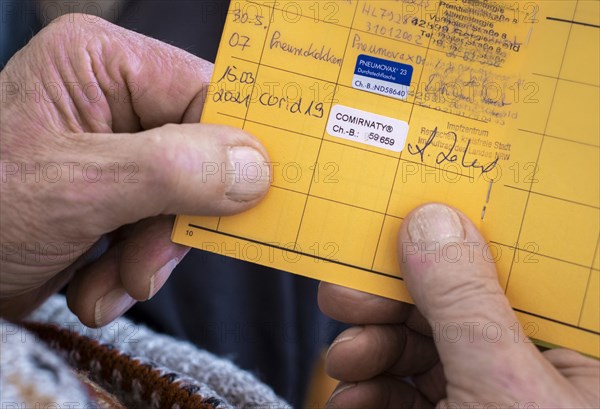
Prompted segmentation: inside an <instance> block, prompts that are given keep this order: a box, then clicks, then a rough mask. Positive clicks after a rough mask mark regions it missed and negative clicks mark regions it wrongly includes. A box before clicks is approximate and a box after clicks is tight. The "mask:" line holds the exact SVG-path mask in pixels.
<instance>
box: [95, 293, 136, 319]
mask: <svg viewBox="0 0 600 409" xmlns="http://www.w3.org/2000/svg"><path fill="white" fill-rule="evenodd" d="M133 304H135V300H134V299H133V298H131V297H130V296H129V294H127V292H126V291H125V289H123V288H115V289H114V290H112V291H111V292H109V293H108V294H106V295H105V296H103V297H100V298H99V299H98V301H96V305H95V307H94V323H95V324H96V326H98V327H101V326H103V325H106V324H108V323H109V322H111V321H112V320H114V319H116V318H118V317H120V316H121V315H123V313H124V312H125V311H127V310H128V309H129V308H130V307H131V306H132V305H133Z"/></svg>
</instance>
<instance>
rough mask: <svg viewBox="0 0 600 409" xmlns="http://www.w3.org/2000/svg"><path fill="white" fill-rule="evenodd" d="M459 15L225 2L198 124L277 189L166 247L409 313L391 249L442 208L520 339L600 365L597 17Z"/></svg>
mask: <svg viewBox="0 0 600 409" xmlns="http://www.w3.org/2000/svg"><path fill="white" fill-rule="evenodd" d="M457 4H458V3H457ZM465 7H466V6H463V7H462V8H461V7H459V6H456V5H453V4H448V3H444V2H442V3H440V2H438V1H430V2H422V3H419V4H416V3H414V2H413V3H403V2H396V1H356V0H348V1H327V2H326V1H322V2H321V1H317V2H310V1H307V2H304V1H303V2H292V1H288V2H272V1H271V2H268V1H232V2H231V6H230V12H229V16H228V20H227V25H226V28H225V31H224V34H223V38H222V42H221V46H220V51H219V56H218V59H217V63H216V65H215V73H214V77H213V81H212V83H211V84H210V85H209V87H208V88H209V89H208V94H207V100H206V104H205V108H204V112H203V119H202V120H203V122H207V123H220V124H226V125H232V126H235V127H239V128H242V129H245V130H247V131H248V132H250V133H252V134H254V135H256V136H257V137H258V138H259V139H260V140H261V142H262V143H263V144H264V145H265V147H266V148H267V150H268V151H269V154H270V155H271V161H272V169H273V184H272V188H271V190H270V192H269V194H268V196H267V198H266V199H265V200H264V201H263V202H262V203H261V204H260V205H259V206H257V207H256V208H255V209H252V210H250V211H248V212H247V213H244V214H242V215H237V216H231V217H222V218H204V217H191V216H178V218H177V222H176V226H175V229H174V233H173V239H174V241H176V242H179V243H182V244H186V245H190V246H193V247H196V248H200V249H203V250H207V251H212V252H216V253H220V254H224V255H228V256H231V257H236V258H240V259H244V260H248V261H251V262H256V263H259V264H263V265H266V266H270V267H275V268H279V269H283V270H286V271H290V272H293V273H297V274H302V275H305V276H309V277H313V278H316V279H320V280H324V281H330V282H334V283H337V284H340V285H346V286H349V287H353V288H357V289H360V290H363V291H367V292H372V293H375V294H379V295H382V296H386V297H390V298H394V299H399V300H402V301H410V297H409V295H408V293H407V291H406V289H405V287H404V284H403V282H402V277H401V273H400V271H399V268H398V262H397V260H396V257H397V256H396V232H397V230H398V227H399V226H400V223H401V221H402V220H403V218H404V217H405V215H406V214H407V213H408V212H409V211H410V210H411V209H413V208H414V207H416V206H418V205H420V204H422V203H425V202H429V201H439V202H445V203H448V204H451V205H453V206H455V207H457V208H459V209H461V210H462V211H464V212H465V213H466V214H467V215H468V216H469V217H470V218H471V219H472V220H473V221H474V222H476V223H477V224H478V225H479V227H480V228H481V229H482V230H483V231H484V233H485V234H486V237H487V239H488V240H489V242H490V244H489V246H487V247H486V248H485V249H474V251H482V252H485V256H486V257H487V258H489V259H490V260H492V261H495V262H496V264H497V266H498V270H499V278H500V282H501V285H502V286H503V288H504V289H505V291H506V293H507V296H508V297H509V299H510V301H511V303H512V305H513V307H514V309H515V311H516V312H517V314H518V316H519V318H520V320H521V322H522V323H523V325H524V328H525V330H526V332H528V333H527V334H526V335H528V336H530V337H532V338H534V339H537V340H539V341H542V342H546V343H549V344H552V345H560V346H567V347H571V348H574V349H577V350H580V351H582V352H584V353H587V354H589V355H594V356H599V355H600V351H599V350H598V349H599V331H600V328H599V327H600V324H599V321H600V319H599V313H598V311H599V310H600V308H599V305H598V304H599V302H598V299H599V297H600V295H599V290H598V287H599V286H600V284H599V270H600V269H599V266H598V265H599V258H600V255H599V254H598V253H599V250H598V248H599V231H600V221H599V210H600V207H599V206H600V203H599V196H600V194H599V192H598V186H599V185H600V181H599V180H598V175H599V174H600V170H599V163H598V162H599V159H598V156H599V155H598V149H600V143H599V140H598V135H599V127H598V115H597V113H598V101H599V100H600V98H599V96H598V90H599V83H598V78H599V75H598V74H599V72H600V69H599V67H598V50H599V49H600V47H599V44H598V29H599V27H598V24H599V19H600V18H599V12H598V3H597V2H592V1H585V0H583V1H581V0H580V1H570V0H565V1H556V2H516V3H515V5H514V8H512V9H505V8H504V7H507V6H506V5H504V6H503V5H502V4H501V3H500V2H489V3H488V6H487V8H484V9H477V10H469V9H465ZM548 43H550V44H553V48H552V50H551V51H548V50H547V49H548V47H547V44H548ZM582 66H585V67H586V68H585V69H581V67H582ZM450 250H451V249H448V254H450ZM448 257H451V255H448Z"/></svg>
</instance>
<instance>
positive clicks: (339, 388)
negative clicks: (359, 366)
mask: <svg viewBox="0 0 600 409" xmlns="http://www.w3.org/2000/svg"><path fill="white" fill-rule="evenodd" d="M356 385H358V384H357V383H340V384H339V385H338V386H337V387H336V388H335V390H334V391H333V393H332V394H331V396H330V397H329V400H328V401H327V405H329V404H331V402H332V401H333V399H335V397H336V396H338V395H340V394H341V393H342V392H345V391H347V390H348V389H352V388H354V387H355V386H356Z"/></svg>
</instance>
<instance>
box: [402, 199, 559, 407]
mask: <svg viewBox="0 0 600 409" xmlns="http://www.w3.org/2000/svg"><path fill="white" fill-rule="evenodd" d="M399 253H400V257H399V260H400V264H401V270H402V273H403V277H404V279H405V281H406V285H407V287H408V290H409V292H410V294H411V296H412V298H413V300H414V302H415V304H416V305H417V307H418V309H419V310H420V312H421V313H422V314H423V316H424V317H425V318H426V319H427V320H428V322H429V324H430V325H431V327H432V329H433V333H434V341H435V343H436V347H437V349H438V352H439V355H440V359H441V362H442V365H443V367H444V372H445V375H446V379H447V381H448V392H449V395H450V392H451V391H460V393H461V394H462V395H463V396H462V398H464V399H476V400H477V401H481V400H485V399H486V396H487V398H489V399H493V400H489V401H490V402H498V398H499V397H504V398H505V401H506V402H509V404H511V403H513V402H515V401H516V399H517V398H519V397H521V398H523V397H524V396H531V393H532V389H535V388H534V387H532V383H531V379H538V380H541V379H540V378H545V377H549V378H552V379H553V380H554V381H557V379H558V373H557V372H556V371H555V370H554V368H552V367H551V366H550V365H549V364H548V363H547V362H545V360H544V359H542V356H541V354H540V353H539V352H538V351H537V349H536V348H535V347H534V346H533V344H531V343H530V342H529V341H528V340H527V339H526V337H525V336H524V332H523V330H522V328H521V327H520V324H519V323H518V321H517V318H516V316H515V314H514V312H513V310H512V309H511V307H510V305H509V303H508V300H507V298H506V297H505V295H504V292H503V290H502V288H501V287H500V285H499V283H498V279H497V275H496V269H495V265H494V263H493V262H492V260H489V258H490V257H488V259H487V260H486V257H485V256H486V255H488V254H489V253H488V252H487V248H486V244H485V241H484V239H483V237H482V236H481V234H480V233H479V231H478V230H477V228H476V227H475V226H474V225H473V223H471V221H470V220H469V219H468V218H467V217H466V216H465V215H463V214H461V213H459V212H458V211H456V210H454V209H452V208H450V207H447V206H444V205H441V204H428V205H425V206H422V207H420V208H418V209H416V210H414V211H413V212H411V213H410V214H409V215H408V216H407V218H406V219H405V220H404V223H403V224H402V227H401V229H400V233H399ZM536 384H538V383H537V382H536ZM539 384H544V382H541V383H539ZM545 384H548V383H545ZM465 395H467V396H465ZM483 395H485V396H483ZM449 399H450V396H449ZM511 399H515V400H511Z"/></svg>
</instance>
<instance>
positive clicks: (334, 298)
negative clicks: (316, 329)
mask: <svg viewBox="0 0 600 409" xmlns="http://www.w3.org/2000/svg"><path fill="white" fill-rule="evenodd" d="M318 301H319V307H320V308H321V311H323V313H325V314H326V315H328V316H330V317H331V318H333V319H335V320H338V321H342V322H345V323H347V324H354V325H367V324H405V325H406V326H407V327H409V328H410V329H412V330H413V331H416V332H419V333H421V334H423V335H431V328H430V326H429V324H428V323H427V321H426V320H425V319H424V318H423V316H422V315H421V313H420V312H419V310H417V308H416V307H415V306H414V305H411V304H406V303H403V302H400V301H396V300H392V299H389V298H384V297H379V296H377V295H373V294H368V293H365V292H362V291H358V290H353V289H351V288H346V287H341V286H339V285H335V284H331V283H326V282H321V284H320V285H319V294H318Z"/></svg>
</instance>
